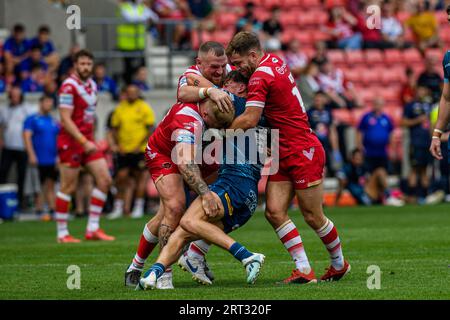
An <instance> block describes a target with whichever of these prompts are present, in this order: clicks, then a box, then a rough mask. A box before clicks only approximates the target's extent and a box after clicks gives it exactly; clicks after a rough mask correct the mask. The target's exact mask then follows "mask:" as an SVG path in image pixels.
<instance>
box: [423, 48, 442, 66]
mask: <svg viewBox="0 0 450 320" xmlns="http://www.w3.org/2000/svg"><path fill="white" fill-rule="evenodd" d="M425 57H426V58H434V61H437V63H438V64H441V63H442V59H443V58H444V52H443V51H442V50H441V49H427V50H426V51H425Z"/></svg>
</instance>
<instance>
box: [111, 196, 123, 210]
mask: <svg viewBox="0 0 450 320" xmlns="http://www.w3.org/2000/svg"><path fill="white" fill-rule="evenodd" d="M113 211H114V212H117V211H119V212H122V211H123V200H122V199H116V200H114V209H113Z"/></svg>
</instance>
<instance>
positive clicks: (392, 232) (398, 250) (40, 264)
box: [0, 205, 450, 300]
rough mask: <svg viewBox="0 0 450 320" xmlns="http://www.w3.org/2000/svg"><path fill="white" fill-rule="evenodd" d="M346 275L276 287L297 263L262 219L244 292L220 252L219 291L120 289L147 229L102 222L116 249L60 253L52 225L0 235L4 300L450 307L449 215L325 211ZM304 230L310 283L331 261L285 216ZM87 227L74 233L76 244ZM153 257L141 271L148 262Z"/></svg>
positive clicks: (185, 280)
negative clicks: (370, 282) (74, 283)
mask: <svg viewBox="0 0 450 320" xmlns="http://www.w3.org/2000/svg"><path fill="white" fill-rule="evenodd" d="M326 212H327V215H328V216H329V217H330V218H331V219H332V220H333V221H334V223H335V225H336V226H337V228H338V231H339V233H340V237H341V240H342V242H343V249H344V254H345V256H346V258H347V259H348V261H349V262H350V264H351V265H352V272H351V273H350V274H349V276H348V277H347V278H344V279H343V280H341V281H340V282H336V283H319V284H311V285H289V286H280V285H277V284H276V282H277V281H279V280H281V279H283V278H285V277H286V276H288V275H289V274H290V272H291V270H292V268H293V266H294V265H293V262H292V261H291V259H290V256H289V255H288V253H287V252H286V251H285V249H284V248H283V246H282V245H281V243H280V242H279V240H278V239H277V237H276V235H275V233H274V232H273V230H272V229H271V227H270V226H269V224H268V223H267V222H266V220H265V218H264V215H263V213H262V212H257V213H255V216H254V217H253V218H252V219H251V220H250V221H249V223H248V224H247V225H245V226H244V227H243V228H242V229H240V230H237V231H236V232H234V234H233V236H234V237H235V239H236V240H237V241H239V242H241V243H242V244H244V245H245V246H247V248H249V249H250V250H253V251H256V252H261V253H264V254H265V255H266V263H265V265H264V267H263V269H262V272H261V274H260V277H259V279H258V281H257V283H256V284H255V285H253V286H250V285H247V284H246V283H245V271H244V269H243V267H242V266H241V265H240V264H239V263H238V262H237V261H236V260H235V259H233V258H232V257H231V255H230V254H229V253H228V252H226V251H223V250H221V249H219V248H217V247H213V248H212V249H211V251H210V253H209V254H208V261H209V264H210V266H211V268H212V269H213V271H214V272H215V275H216V281H215V283H214V284H213V285H212V286H209V287H205V286H200V285H198V284H197V283H194V282H193V281H192V280H191V278H190V277H189V275H188V274H187V273H185V272H183V271H181V270H180V269H179V268H178V267H177V266H174V285H175V287H176V289H175V290H171V291H157V290H153V291H146V292H137V291H133V289H130V288H125V287H124V284H123V273H124V270H125V268H126V267H127V265H128V263H129V262H130V260H131V259H132V257H133V255H134V252H135V250H136V245H137V242H138V239H139V236H140V233H141V231H142V228H143V225H144V222H145V220H144V219H142V220H137V221H135V220H129V219H122V220H117V221H106V220H104V221H103V222H102V225H103V227H104V229H105V230H106V231H108V232H109V233H111V234H113V235H116V236H117V240H116V241H115V242H113V243H99V242H96V243H94V242H83V243H81V244H74V245H73V244H72V245H61V244H57V243H56V241H55V225H54V223H44V222H23V223H3V224H2V225H0V299H239V300H240V299H450V206H449V205H440V206H430V207H415V206H407V207H404V208H387V207H373V208H328V209H327V210H326ZM290 215H291V217H292V218H293V220H294V221H295V223H296V224H297V226H298V228H299V229H300V232H301V235H302V238H303V242H304V245H305V248H306V250H307V254H308V257H309V259H310V261H311V264H312V267H313V268H314V270H315V272H316V276H320V275H321V274H322V273H323V271H324V268H326V267H327V266H328V263H329V260H328V253H327V252H326V250H325V248H324V247H323V245H322V243H321V242H320V239H319V238H318V237H317V236H316V235H315V233H314V232H313V231H312V230H311V229H310V228H308V227H307V226H306V224H305V223H304V222H303V219H302V218H301V217H300V214H299V212H298V211H296V210H294V211H292V212H290ZM85 224H86V220H85V219H78V220H75V221H72V222H71V223H70V230H71V232H72V234H73V235H75V236H78V237H81V236H82V235H83V232H84V228H85ZM155 255H156V252H154V253H153V254H152V255H151V257H150V258H149V259H148V261H147V265H146V266H149V265H150V263H151V262H152V261H154V259H155V257H156V256H155ZM69 265H78V266H79V267H80V269H81V288H80V290H69V289H67V285H66V282H67V278H68V276H69V275H68V274H67V273H66V272H67V267H68V266H69ZM370 265H377V266H379V267H380V269H381V271H382V274H381V289H380V290H376V289H375V290H369V289H368V288H367V278H368V277H369V276H370V275H369V274H367V268H368V266H370Z"/></svg>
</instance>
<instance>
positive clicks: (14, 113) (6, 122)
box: [0, 87, 33, 208]
mask: <svg viewBox="0 0 450 320" xmlns="http://www.w3.org/2000/svg"><path fill="white" fill-rule="evenodd" d="M32 113H33V110H32V108H31V107H30V106H28V105H26V104H25V103H24V97H23V94H22V91H21V90H20V88H19V87H12V88H11V89H10V91H9V104H8V106H7V107H3V108H0V148H2V155H1V159H0V184H2V183H6V181H7V179H8V174H9V172H10V169H11V166H12V165H13V164H16V165H17V185H18V199H19V207H20V208H23V204H24V203H23V187H24V181H25V173H26V169H27V153H26V151H25V145H24V143H23V137H22V131H23V123H24V121H25V119H26V118H27V117H28V116H29V115H30V114H32Z"/></svg>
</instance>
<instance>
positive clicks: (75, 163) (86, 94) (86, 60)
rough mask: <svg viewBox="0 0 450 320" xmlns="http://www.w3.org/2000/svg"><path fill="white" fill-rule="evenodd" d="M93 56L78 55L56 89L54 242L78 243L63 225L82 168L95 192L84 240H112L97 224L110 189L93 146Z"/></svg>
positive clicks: (104, 166) (102, 162)
mask: <svg viewBox="0 0 450 320" xmlns="http://www.w3.org/2000/svg"><path fill="white" fill-rule="evenodd" d="M93 64H94V57H93V55H92V54H91V53H90V52H88V51H86V50H81V51H79V52H78V53H77V54H76V55H75V57H74V69H75V71H74V73H73V74H72V75H71V76H70V77H69V78H67V79H66V80H64V82H63V83H62V85H61V88H60V89H59V114H60V117H61V125H62V129H61V131H60V133H59V135H58V141H57V145H58V156H59V160H60V166H59V172H60V176H61V186H60V190H59V192H58V193H57V196H56V214H55V219H56V222H57V231H58V232H57V233H58V237H57V239H58V242H60V243H76V242H80V240H79V239H76V238H74V237H72V236H71V235H70V234H69V230H68V227H67V221H68V217H69V206H70V201H71V194H72V193H73V192H74V191H75V189H76V187H77V184H78V175H79V173H80V167H81V166H85V167H86V168H87V169H88V170H89V171H90V172H91V173H92V175H93V176H94V178H95V182H96V188H95V189H94V190H93V192H92V196H91V203H90V206H89V220H88V225H87V230H86V234H85V239H86V240H104V241H112V240H114V237H112V236H109V235H107V234H105V232H104V231H103V230H102V229H100V227H99V221H100V215H101V213H102V210H103V206H104V204H105V201H106V194H107V192H108V190H109V187H110V185H111V176H110V175H109V171H108V165H107V163H106V161H105V159H104V158H103V154H102V152H101V151H100V150H98V148H97V146H96V145H95V142H94V116H95V107H96V104H97V86H96V85H95V82H94V81H93V80H92V79H91V74H92V68H93Z"/></svg>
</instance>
